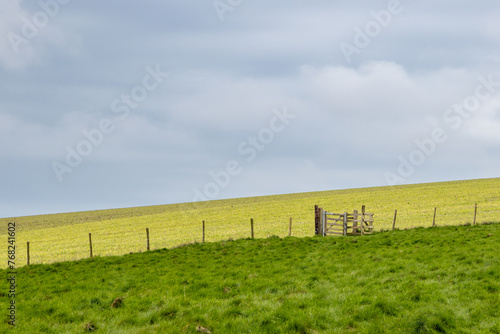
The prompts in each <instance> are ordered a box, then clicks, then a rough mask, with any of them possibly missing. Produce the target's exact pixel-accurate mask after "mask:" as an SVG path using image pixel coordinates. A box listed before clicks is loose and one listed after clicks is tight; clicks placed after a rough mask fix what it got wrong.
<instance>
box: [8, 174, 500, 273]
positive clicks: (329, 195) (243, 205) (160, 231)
mask: <svg viewBox="0 0 500 334" xmlns="http://www.w3.org/2000/svg"><path fill="white" fill-rule="evenodd" d="M475 203H477V204H478V216H477V221H478V222H479V223H481V222H500V178H495V179H482V180H471V181H456V182H442V183H429V184H416V185H407V186H395V187H377V188H362V189H349V190H335V191H323V192H311V193H300V194H289V195H276V196H264V197H252V198H240V199H231V200H219V201H210V202H198V203H185V204H173V205H162V206H151V207H139V208H127V209H115V210H101V211H88V212H75V213H65V214H56V215H43V216H29V217H19V218H8V219H0V220H1V221H2V226H4V228H3V229H2V231H1V232H0V235H2V237H3V238H5V239H4V240H6V239H7V222H16V245H17V246H16V251H17V259H16V263H17V266H21V265H25V264H26V243H27V242H28V241H29V242H30V250H31V251H30V253H31V256H30V257H31V263H50V262H57V261H65V260H75V259H80V258H84V257H88V256H89V232H91V233H92V243H93V251H94V255H98V256H106V255H121V254H126V253H130V252H139V251H145V250H146V228H149V230H150V242H151V248H152V249H157V248H164V247H174V246H176V245H179V244H182V243H188V242H195V241H201V238H202V221H203V220H205V221H206V241H217V240H223V239H228V238H233V239H236V238H245V237H249V236H250V218H254V221H255V237H256V238H261V237H268V236H271V235H277V236H280V237H282V236H286V235H288V224H289V219H290V217H292V218H293V231H292V234H293V235H294V236H312V235H313V234H314V205H319V206H320V207H323V208H324V209H325V210H328V211H330V212H345V211H349V212H352V210H354V209H357V210H360V209H361V206H362V205H366V210H367V211H368V212H373V213H375V217H374V218H375V223H374V226H375V229H376V230H380V229H389V228H391V227H392V221H393V216H394V210H395V209H397V210H398V219H397V225H396V227H397V228H412V227H418V226H430V225H431V224H432V219H433V214H434V207H437V208H438V209H437V218H436V224H437V225H457V224H464V223H472V220H473V217H474V205H475ZM6 248H7V247H5V249H6ZM0 259H1V261H2V267H6V263H7V255H6V252H2V254H1V257H0Z"/></svg>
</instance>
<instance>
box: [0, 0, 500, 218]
mask: <svg viewBox="0 0 500 334" xmlns="http://www.w3.org/2000/svg"><path fill="white" fill-rule="evenodd" d="M498 17H500V3H499V2H498V1H493V0H491V1H488V0H484V1H479V2H472V1H465V0H456V1H453V3H452V2H451V1H431V0H419V1H418V0H413V1H412V0H401V1H398V0H390V1H380V0H370V1H368V0H360V1H337V0H328V1H327V0H316V1H303V0H287V1H264V0H252V1H246V0H215V1H214V0H169V1H161V0H146V1H140V2H139V1H127V0H120V1H117V0H108V1H97V0H86V1H77V0H40V1H19V0H9V1H4V2H3V3H2V10H1V11H0V217H15V216H24V215H34V214H46V213H57V212H70V211H84V210H96V209H107V208H120V207H133V206H144V205H156V204H169V203H182V202H191V201H204V200H214V199H225V198H236V197H249V196H260V195H272V194H284V193H296V192H309V191H321V190H334V189H346V188H358V187H371V186H387V185H396V184H411V183H422V182H436V181H448V180H462V179H476V178H490V177H500V173H499V166H500V66H499V63H500V48H499V46H500V34H499V31H500V21H499V20H498Z"/></svg>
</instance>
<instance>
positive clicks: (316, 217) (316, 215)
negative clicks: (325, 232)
mask: <svg viewBox="0 0 500 334" xmlns="http://www.w3.org/2000/svg"><path fill="white" fill-rule="evenodd" d="M319 221H320V218H319V208H318V206H317V205H315V206H314V234H315V235H318V234H319Z"/></svg>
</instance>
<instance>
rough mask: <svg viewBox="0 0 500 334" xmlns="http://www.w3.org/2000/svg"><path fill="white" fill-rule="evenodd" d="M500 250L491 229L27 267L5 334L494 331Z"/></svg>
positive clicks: (499, 320) (291, 241)
mask: <svg viewBox="0 0 500 334" xmlns="http://www.w3.org/2000/svg"><path fill="white" fill-rule="evenodd" d="M499 246H500V224H490V225H474V226H456V227H452V226H450V227H434V228H432V227H431V228H425V229H424V228H416V229H411V230H407V231H404V230H396V231H390V232H379V233H375V234H373V235H365V236H361V237H305V238H297V237H286V238H276V237H270V238H266V239H254V240H251V239H240V240H235V241H222V242H214V243H205V244H193V245H187V246H184V247H180V248H175V249H161V250H156V251H151V252H145V253H135V254H128V255H124V256H115V257H98V258H94V259H83V260H80V261H77V262H62V263H55V264H48V265H47V264H43V265H30V266H24V267H22V268H20V269H19V270H18V272H17V284H18V287H17V297H16V305H17V313H16V319H17V327H16V330H15V331H14V330H12V332H17V333H30V334H35V333H57V334H59V333H87V332H95V333H113V334H119V333H134V334H135V333H214V334H216V333H259V334H260V333H370V334H373V333H391V334H393V333H404V334H408V333H500V258H499V256H498V250H499V249H500V248H499ZM2 275H3V277H5V275H6V271H5V270H2ZM4 284H5V283H4ZM2 286H4V285H2ZM117 298H119V299H118V300H117ZM0 300H1V305H2V307H1V308H2V310H3V311H2V312H4V313H5V315H7V307H6V306H7V305H8V303H9V300H8V298H7V294H6V292H5V290H4V291H1V292H0ZM115 301H116V302H115ZM112 305H113V306H117V307H112ZM3 317H4V319H5V316H3ZM0 332H2V333H9V332H11V331H10V330H9V327H8V325H7V324H6V321H5V320H4V321H3V322H2V324H1V325H0Z"/></svg>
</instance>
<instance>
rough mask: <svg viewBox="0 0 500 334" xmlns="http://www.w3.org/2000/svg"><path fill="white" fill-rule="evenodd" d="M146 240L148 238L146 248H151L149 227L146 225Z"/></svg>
mask: <svg viewBox="0 0 500 334" xmlns="http://www.w3.org/2000/svg"><path fill="white" fill-rule="evenodd" d="M146 240H147V243H146V249H147V250H149V228H148V227H146Z"/></svg>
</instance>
